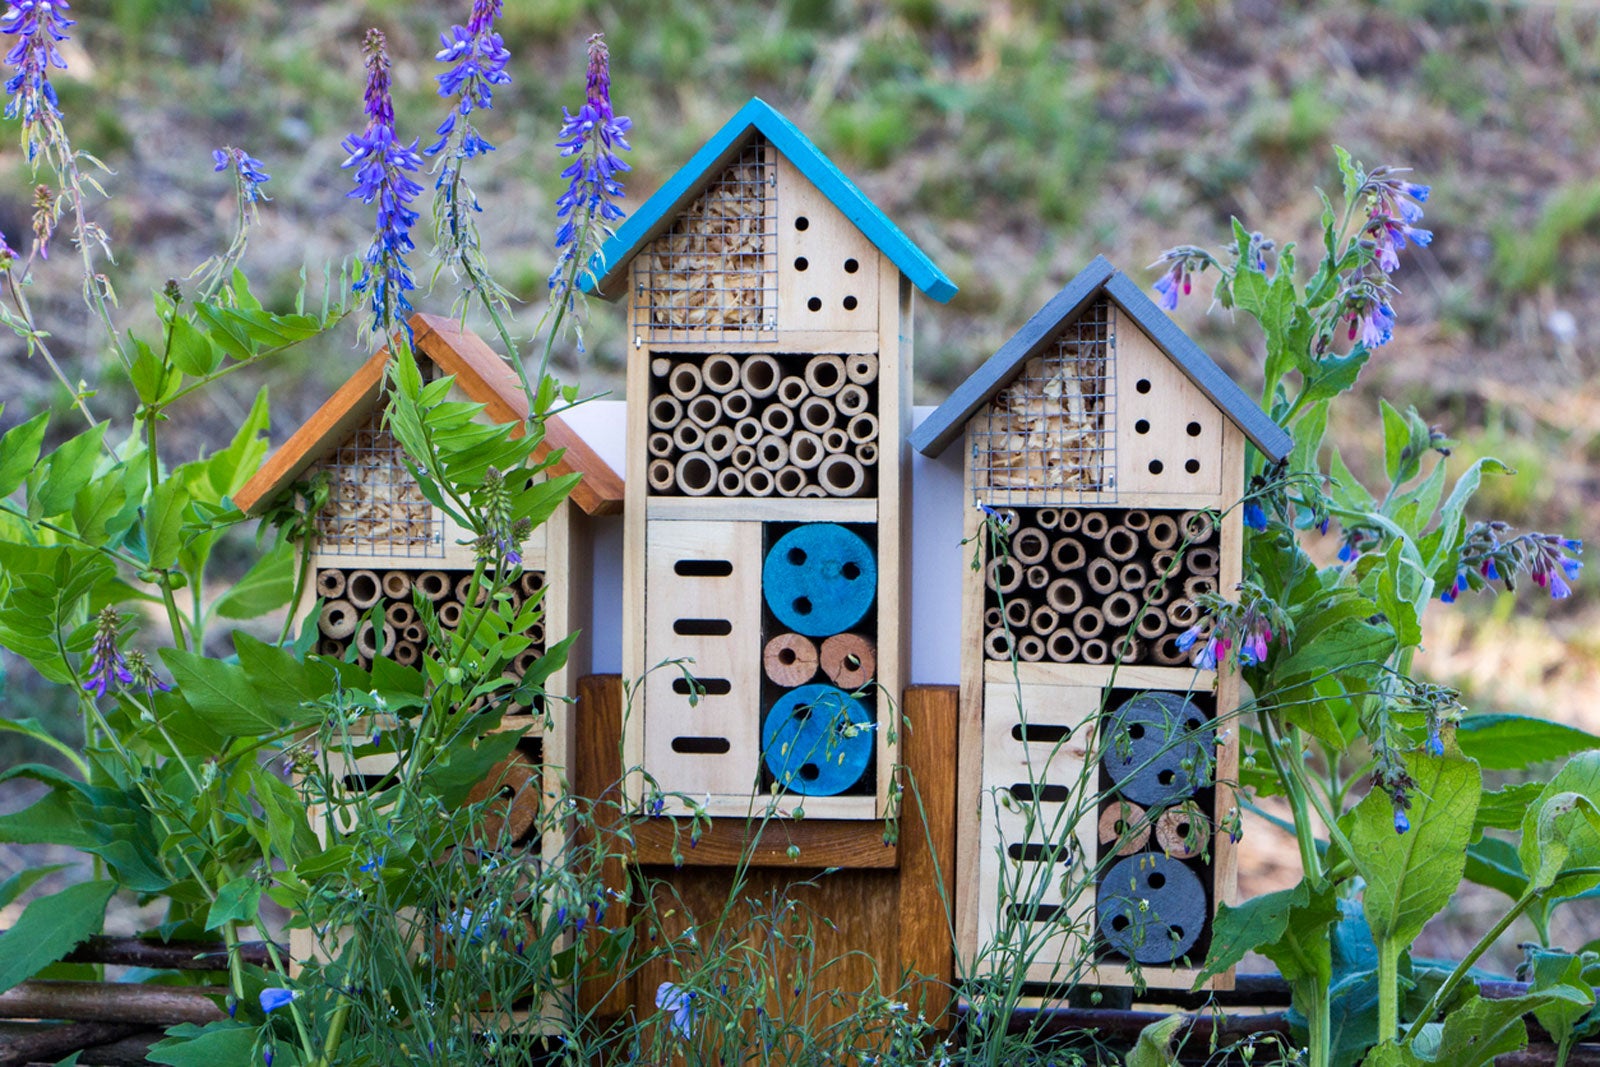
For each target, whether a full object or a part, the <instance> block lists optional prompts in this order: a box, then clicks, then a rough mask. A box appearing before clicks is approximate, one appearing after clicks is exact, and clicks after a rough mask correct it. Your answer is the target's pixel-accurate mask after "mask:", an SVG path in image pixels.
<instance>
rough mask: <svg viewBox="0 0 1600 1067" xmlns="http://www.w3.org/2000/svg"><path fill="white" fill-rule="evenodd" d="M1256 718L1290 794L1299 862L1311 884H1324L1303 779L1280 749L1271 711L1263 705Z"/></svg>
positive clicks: (1275, 765) (1268, 751) (1269, 755)
mask: <svg viewBox="0 0 1600 1067" xmlns="http://www.w3.org/2000/svg"><path fill="white" fill-rule="evenodd" d="M1256 719H1257V721H1258V722H1260V724H1261V736H1263V737H1264V738H1266V740H1267V744H1266V749H1267V758H1268V759H1270V760H1271V761H1272V768H1273V770H1275V771H1277V773H1278V780H1279V781H1281V782H1282V783H1283V787H1284V791H1285V792H1286V793H1287V794H1288V797H1289V808H1290V810H1291V811H1293V813H1294V836H1295V841H1296V843H1297V844H1298V845H1299V846H1300V863H1301V865H1302V867H1303V868H1304V869H1305V876H1306V878H1307V880H1309V881H1310V882H1311V884H1312V885H1315V886H1321V885H1322V880H1323V873H1322V859H1321V857H1319V856H1318V855H1317V837H1316V830H1315V829H1314V828H1313V827H1312V825H1311V816H1310V812H1309V811H1308V810H1307V809H1306V798H1305V793H1304V791H1303V788H1302V785H1301V782H1300V779H1299V778H1298V777H1297V776H1296V775H1295V774H1294V773H1293V772H1292V771H1291V770H1290V769H1289V767H1288V766H1287V765H1286V764H1285V762H1284V759H1283V756H1282V755H1281V754H1280V753H1279V752H1278V738H1277V734H1276V731H1274V730H1273V729H1272V717H1271V715H1269V714H1268V713H1267V712H1266V710H1264V709H1263V710H1260V711H1257V712H1256Z"/></svg>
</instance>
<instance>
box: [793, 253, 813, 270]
mask: <svg viewBox="0 0 1600 1067" xmlns="http://www.w3.org/2000/svg"><path fill="white" fill-rule="evenodd" d="M809 266H811V261H810V260H808V259H806V257H805V256H796V257H795V261H794V269H795V270H805V269H806V268H807V267H809Z"/></svg>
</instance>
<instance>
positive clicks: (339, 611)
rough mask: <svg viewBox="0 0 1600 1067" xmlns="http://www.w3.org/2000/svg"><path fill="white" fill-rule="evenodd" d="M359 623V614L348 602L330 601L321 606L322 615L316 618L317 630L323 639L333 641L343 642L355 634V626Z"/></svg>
mask: <svg viewBox="0 0 1600 1067" xmlns="http://www.w3.org/2000/svg"><path fill="white" fill-rule="evenodd" d="M360 621H361V612H360V611H358V610H357V609H356V606H355V605H354V604H352V603H350V601H348V600H330V601H328V602H327V603H326V604H324V605H322V614H321V615H319V616H317V629H319V630H321V631H322V633H323V635H324V636H325V637H328V638H330V639H332V640H334V641H344V640H346V639H348V638H349V637H350V636H351V635H352V634H354V633H355V632H356V625H357V623H359V622H360Z"/></svg>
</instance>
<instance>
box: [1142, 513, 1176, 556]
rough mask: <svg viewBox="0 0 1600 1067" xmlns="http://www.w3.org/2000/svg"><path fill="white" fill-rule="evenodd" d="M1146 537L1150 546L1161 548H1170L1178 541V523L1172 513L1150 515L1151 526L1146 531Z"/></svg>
mask: <svg viewBox="0 0 1600 1067" xmlns="http://www.w3.org/2000/svg"><path fill="white" fill-rule="evenodd" d="M1144 539H1145V540H1146V541H1148V542H1150V547H1151V548H1154V549H1157V550H1161V549H1169V548H1171V547H1173V546H1174V545H1176V544H1177V543H1178V523H1177V520H1175V519H1174V518H1173V517H1172V516H1171V515H1152V516H1150V526H1149V528H1148V529H1147V530H1146V531H1145V535H1144Z"/></svg>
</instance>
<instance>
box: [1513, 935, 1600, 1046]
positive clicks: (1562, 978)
mask: <svg viewBox="0 0 1600 1067" xmlns="http://www.w3.org/2000/svg"><path fill="white" fill-rule="evenodd" d="M1528 962H1529V963H1531V964H1532V965H1533V966H1532V970H1533V973H1532V979H1533V981H1532V982H1531V983H1530V985H1531V986H1532V989H1531V992H1534V993H1544V992H1548V991H1550V990H1554V989H1570V990H1573V991H1574V992H1576V993H1577V994H1578V997H1579V998H1580V999H1579V1000H1576V1001H1574V1000H1566V999H1562V1000H1556V1001H1552V1002H1551V1003H1549V1004H1546V1005H1544V1006H1543V1007H1540V1008H1536V1009H1534V1017H1535V1018H1537V1019H1538V1020H1539V1025H1540V1026H1542V1027H1544V1028H1545V1030H1546V1031H1548V1032H1549V1034H1550V1036H1551V1037H1553V1038H1554V1039H1555V1043H1556V1044H1558V1045H1560V1044H1562V1043H1564V1042H1565V1041H1566V1040H1567V1039H1568V1038H1571V1037H1573V1036H1576V1032H1577V1031H1578V1029H1579V1026H1580V1025H1581V1024H1582V1023H1583V1022H1584V1019H1585V1017H1587V1016H1589V1015H1591V1013H1592V1012H1593V1009H1594V1006H1595V1000H1594V988H1593V986H1592V985H1591V984H1590V979H1589V977H1588V976H1587V975H1586V974H1585V972H1586V971H1589V970H1590V969H1591V968H1593V967H1595V965H1596V963H1597V961H1596V958H1595V957H1594V956H1593V955H1589V956H1581V955H1574V954H1572V953H1570V952H1561V951H1559V950H1557V951H1552V950H1550V949H1540V948H1535V949H1531V950H1529V953H1528ZM1584 1029H1587V1027H1584Z"/></svg>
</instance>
